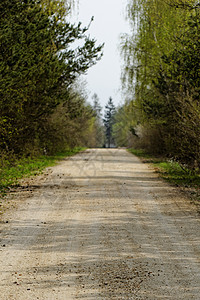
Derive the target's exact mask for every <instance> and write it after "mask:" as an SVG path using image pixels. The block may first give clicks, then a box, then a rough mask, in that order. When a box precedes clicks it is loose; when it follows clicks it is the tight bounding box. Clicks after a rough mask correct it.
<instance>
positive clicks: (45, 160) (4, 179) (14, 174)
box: [0, 147, 85, 196]
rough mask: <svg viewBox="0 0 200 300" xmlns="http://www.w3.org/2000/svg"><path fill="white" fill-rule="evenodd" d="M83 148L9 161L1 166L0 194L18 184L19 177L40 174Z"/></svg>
mask: <svg viewBox="0 0 200 300" xmlns="http://www.w3.org/2000/svg"><path fill="white" fill-rule="evenodd" d="M82 150H85V148H80V147H79V148H74V149H68V150H66V151H65V152H60V153H57V154H56V155H53V156H40V157H37V158H22V159H19V160H17V161H15V162H14V163H12V164H11V163H9V162H7V164H6V166H4V167H3V168H2V169H1V168H0V195H1V196H3V195H4V194H5V193H6V190H8V188H10V187H11V186H16V185H18V184H19V183H18V182H19V179H22V178H25V177H30V176H34V175H37V174H40V173H41V172H42V170H44V169H45V168H47V167H50V166H53V165H55V164H56V162H57V161H59V160H62V159H63V158H65V157H67V156H72V155H75V154H76V153H78V152H80V151H82Z"/></svg>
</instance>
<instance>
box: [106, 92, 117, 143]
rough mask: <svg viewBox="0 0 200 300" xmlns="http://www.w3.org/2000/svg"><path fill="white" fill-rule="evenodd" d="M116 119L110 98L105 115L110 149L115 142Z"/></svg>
mask: <svg viewBox="0 0 200 300" xmlns="http://www.w3.org/2000/svg"><path fill="white" fill-rule="evenodd" d="M114 117H115V106H114V103H113V100H112V98H111V97H110V98H109V100H108V103H107V105H106V106H105V114H104V119H103V122H104V126H105V134H106V140H107V143H108V148H110V146H111V143H112V142H114V140H113V125H114Z"/></svg>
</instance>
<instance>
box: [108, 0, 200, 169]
mask: <svg viewBox="0 0 200 300" xmlns="http://www.w3.org/2000/svg"><path fill="white" fill-rule="evenodd" d="M127 18H128V20H129V23H130V27H131V34H124V35H122V37H121V54H122V56H123V59H124V67H123V71H122V87H123V95H124V98H125V103H124V105H122V106H121V107H119V108H118V110H117V112H116V117H115V119H116V122H115V125H114V128H113V134H114V136H115V140H116V143H117V145H118V146H129V147H130V146H131V147H133V146H134V147H135V148H142V149H145V150H146V151H148V152H150V153H153V154H159V155H164V156H166V157H168V158H172V159H173V160H175V161H178V162H179V163H181V164H182V166H187V167H188V168H189V169H191V170H198V169H199V167H200V102H199V100H200V99H199V97H200V96H199V91H200V58H199V53H200V39H199V36H200V3H199V2H198V1H194V0H151V1H149V0H137V1H136V0H129V4H128V8H127Z"/></svg>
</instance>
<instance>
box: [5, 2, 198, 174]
mask: <svg viewBox="0 0 200 300" xmlns="http://www.w3.org/2000/svg"><path fill="white" fill-rule="evenodd" d="M73 5H74V2H73V1H72V0H71V1H70V0H68V1H65V0H53V1H48V0H24V1H22V0H20V1H19V0H1V2H0V166H3V165H4V163H5V161H11V160H15V159H18V158H19V157H34V156H36V157H38V156H40V155H44V154H45V155H52V154H55V153H57V152H58V151H64V150H66V149H73V148H75V147H77V146H78V147H102V146H106V145H107V146H108V147H109V146H111V145H115V146H116V147H134V148H139V149H144V150H146V151H147V152H149V153H153V154H154V155H157V154H158V155H163V156H165V157H168V158H170V159H173V160H175V161H178V162H179V163H181V164H182V166H187V167H188V168H189V169H191V170H199V168H200V105H199V90H200V59H199V53H200V39H199V35H200V3H199V2H198V1H194V0H187V1H186V0H128V5H127V19H128V21H129V24H130V28H131V33H130V34H127V33H124V34H122V35H121V40H120V49H121V56H122V58H123V62H124V64H123V68H122V74H121V82H122V91H123V93H122V96H123V98H124V99H123V100H124V102H123V103H124V104H123V105H121V106H120V107H117V108H115V106H114V104H113V100H112V98H110V99H109V100H108V104H107V106H106V108H105V109H106V110H105V115H104V118H103V117H102V112H101V111H102V108H101V106H100V104H99V99H98V96H97V94H94V95H93V97H92V98H93V105H92V104H89V103H88V102H87V95H86V94H85V92H84V88H83V85H84V84H83V83H82V82H81V81H80V75H82V74H85V73H86V72H87V70H88V69H89V68H90V67H91V66H93V65H94V64H96V63H98V61H99V60H100V59H101V57H102V55H103V46H104V45H103V44H101V45H98V44H97V42H96V40H95V37H94V38H92V37H90V35H89V33H88V30H89V27H90V24H91V22H92V19H91V20H88V26H87V27H82V25H81V23H78V24H71V23H70V21H69V20H70V17H69V16H70V12H71V10H73ZM77 41H78V42H80V43H79V44H80V46H74V45H77ZM103 124H104V126H103ZM103 127H104V128H103Z"/></svg>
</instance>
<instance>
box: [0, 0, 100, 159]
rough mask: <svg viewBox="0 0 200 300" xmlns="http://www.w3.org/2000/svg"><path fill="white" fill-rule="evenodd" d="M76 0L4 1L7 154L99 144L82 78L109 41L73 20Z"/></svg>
mask: <svg viewBox="0 0 200 300" xmlns="http://www.w3.org/2000/svg"><path fill="white" fill-rule="evenodd" d="M71 4H72V1H67V3H66V1H62V0H52V1H46V0H1V2H0V153H1V154H0V155H1V157H3V156H5V155H6V156H8V155H11V154H12V155H13V156H21V155H26V156H29V155H38V154H41V153H47V154H52V153H54V152H56V151H58V150H59V151H61V150H63V149H64V148H66V147H75V146H81V145H84V146H94V145H95V143H96V141H95V130H97V129H96V126H97V122H96V115H95V112H94V109H93V108H92V107H91V105H89V104H87V102H86V97H85V95H84V93H82V90H81V88H77V78H78V77H79V75H81V74H83V73H85V72H86V71H87V70H88V68H90V67H91V66H92V65H94V64H95V63H96V62H97V61H98V60H99V59H100V58H101V56H102V48H103V45H97V46H96V41H95V40H94V39H92V38H90V37H89V36H88V34H87V31H88V27H82V25H81V24H80V23H79V24H77V25H74V24H70V22H68V21H67V20H68V19H69V18H68V14H69V12H70V5H71ZM88 23H90V20H89V22H88ZM77 41H80V43H77ZM75 42H76V44H78V45H79V46H75V45H76V44H75Z"/></svg>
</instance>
